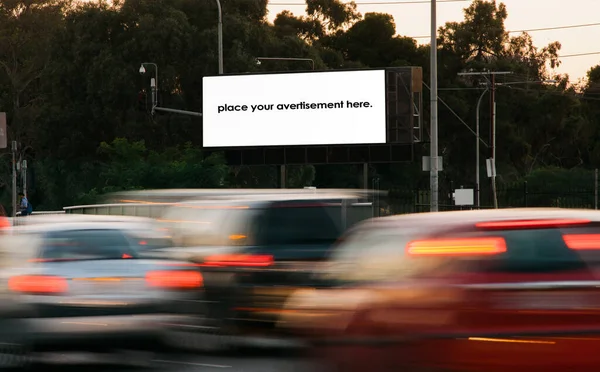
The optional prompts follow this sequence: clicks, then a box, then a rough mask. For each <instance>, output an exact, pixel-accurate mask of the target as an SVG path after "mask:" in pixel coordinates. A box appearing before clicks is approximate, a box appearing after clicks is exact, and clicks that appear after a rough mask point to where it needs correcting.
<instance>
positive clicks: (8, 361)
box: [0, 319, 32, 370]
mask: <svg viewBox="0 0 600 372" xmlns="http://www.w3.org/2000/svg"><path fill="white" fill-rule="evenodd" d="M31 362H32V359H31V343H30V335H29V334H28V332H27V329H26V327H24V324H23V322H21V321H19V320H13V319H6V320H0V370H11V369H26V368H27V367H29V366H30V365H31Z"/></svg>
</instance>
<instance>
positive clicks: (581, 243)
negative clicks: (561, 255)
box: [563, 234, 600, 250]
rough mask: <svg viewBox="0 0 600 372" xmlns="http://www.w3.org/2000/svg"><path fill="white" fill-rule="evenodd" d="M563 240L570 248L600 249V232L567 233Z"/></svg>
mask: <svg viewBox="0 0 600 372" xmlns="http://www.w3.org/2000/svg"><path fill="white" fill-rule="evenodd" d="M563 240H564V242H565V244H566V245H567V247H569V248H570V249H575V250H590V249H591V250H594V249H599V250H600V234H567V235H563Z"/></svg>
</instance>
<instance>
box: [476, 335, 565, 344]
mask: <svg viewBox="0 0 600 372" xmlns="http://www.w3.org/2000/svg"><path fill="white" fill-rule="evenodd" d="M469 341H487V342H516V343H521V344H550V345H552V344H555V343H556V342H553V341H535V340H515V339H507V338H485V337H469Z"/></svg>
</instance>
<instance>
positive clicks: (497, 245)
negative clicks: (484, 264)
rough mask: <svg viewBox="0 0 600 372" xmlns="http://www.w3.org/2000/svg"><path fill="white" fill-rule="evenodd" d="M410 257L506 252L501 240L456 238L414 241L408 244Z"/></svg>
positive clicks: (503, 242)
mask: <svg viewBox="0 0 600 372" xmlns="http://www.w3.org/2000/svg"><path fill="white" fill-rule="evenodd" d="M406 251H407V253H408V254H409V255H411V256H479V255H494V254H499V253H503V252H506V242H505V241H504V239H503V238H457V239H428V240H415V241H412V242H410V243H408V245H407V247H406Z"/></svg>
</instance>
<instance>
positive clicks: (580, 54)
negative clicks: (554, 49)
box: [558, 52, 600, 58]
mask: <svg viewBox="0 0 600 372" xmlns="http://www.w3.org/2000/svg"><path fill="white" fill-rule="evenodd" d="M596 54H600V52H588V53H576V54H565V55H562V56H558V58H569V57H582V56H593V55H596Z"/></svg>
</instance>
